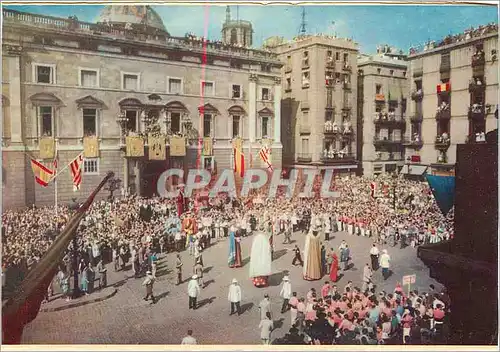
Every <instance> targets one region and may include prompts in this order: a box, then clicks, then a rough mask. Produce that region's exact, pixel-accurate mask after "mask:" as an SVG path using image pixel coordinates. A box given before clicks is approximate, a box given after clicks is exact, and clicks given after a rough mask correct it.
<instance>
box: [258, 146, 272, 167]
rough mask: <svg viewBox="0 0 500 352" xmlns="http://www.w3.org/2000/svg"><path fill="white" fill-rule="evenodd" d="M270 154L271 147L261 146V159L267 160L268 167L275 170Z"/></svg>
mask: <svg viewBox="0 0 500 352" xmlns="http://www.w3.org/2000/svg"><path fill="white" fill-rule="evenodd" d="M270 154H271V151H270V150H269V147H262V148H260V151H259V156H260V159H261V160H262V161H263V162H265V163H266V165H267V168H268V169H270V170H271V171H272V170H273V166H272V164H271V158H270Z"/></svg>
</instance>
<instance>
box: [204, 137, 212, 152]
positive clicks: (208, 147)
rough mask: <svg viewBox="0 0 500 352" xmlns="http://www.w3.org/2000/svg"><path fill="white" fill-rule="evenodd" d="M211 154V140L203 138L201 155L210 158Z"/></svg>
mask: <svg viewBox="0 0 500 352" xmlns="http://www.w3.org/2000/svg"><path fill="white" fill-rule="evenodd" d="M212 153H213V148H212V138H211V137H205V138H203V155H206V156H210V155H212Z"/></svg>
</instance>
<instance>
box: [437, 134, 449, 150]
mask: <svg viewBox="0 0 500 352" xmlns="http://www.w3.org/2000/svg"><path fill="white" fill-rule="evenodd" d="M450 144H451V139H450V136H449V135H448V133H446V132H445V133H442V134H441V135H440V136H437V137H436V140H435V141H434V145H435V147H436V149H438V150H447V149H448V148H449V147H450Z"/></svg>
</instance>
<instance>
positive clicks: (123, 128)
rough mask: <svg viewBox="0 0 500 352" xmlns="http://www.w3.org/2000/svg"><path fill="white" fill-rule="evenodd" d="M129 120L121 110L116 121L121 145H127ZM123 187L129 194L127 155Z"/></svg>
mask: <svg viewBox="0 0 500 352" xmlns="http://www.w3.org/2000/svg"><path fill="white" fill-rule="evenodd" d="M128 121H129V118H128V117H127V114H125V112H123V111H120V114H118V116H117V117H116V122H117V123H118V124H119V125H120V146H124V145H125V135H126V133H127V124H128ZM125 155H126V152H125ZM123 188H124V191H125V192H124V193H125V195H126V194H128V160H127V158H126V157H124V158H123Z"/></svg>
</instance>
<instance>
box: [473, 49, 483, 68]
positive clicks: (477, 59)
mask: <svg viewBox="0 0 500 352" xmlns="http://www.w3.org/2000/svg"><path fill="white" fill-rule="evenodd" d="M485 63H486V59H485V57H484V52H483V51H480V52H477V53H475V54H473V55H472V58H471V64H472V67H477V66H484V64H485Z"/></svg>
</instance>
